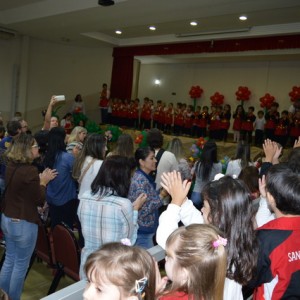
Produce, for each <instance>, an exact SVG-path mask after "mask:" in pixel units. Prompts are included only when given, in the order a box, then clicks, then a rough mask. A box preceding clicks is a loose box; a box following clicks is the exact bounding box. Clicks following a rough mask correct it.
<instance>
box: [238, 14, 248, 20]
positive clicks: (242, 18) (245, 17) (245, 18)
mask: <svg viewBox="0 0 300 300" xmlns="http://www.w3.org/2000/svg"><path fill="white" fill-rule="evenodd" d="M239 19H240V20H241V21H246V20H247V19H248V18H247V16H245V15H242V16H240V17H239Z"/></svg>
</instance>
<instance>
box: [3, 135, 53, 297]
mask: <svg viewBox="0 0 300 300" xmlns="http://www.w3.org/2000/svg"><path fill="white" fill-rule="evenodd" d="M38 155H39V148H38V144H37V143H36V141H35V139H34V138H33V137H32V136H31V135H28V134H25V133H22V134H20V135H19V136H18V137H17V138H15V139H14V141H13V142H12V145H11V146H10V148H9V149H8V150H7V152H6V156H7V158H8V161H9V162H8V165H7V169H6V173H5V183H6V184H5V196H4V200H3V203H2V220H1V229H2V231H3V233H4V235H5V242H6V252H5V260H4V263H3V266H2V269H1V273H0V288H2V289H3V290H4V291H5V292H7V294H8V295H9V297H10V299H11V300H19V299H20V298H21V293H22V290H23V285H24V280H25V275H26V272H27V269H28V266H29V262H30V258H31V255H32V253H33V250H34V248H35V244H36V240H37V233H38V224H39V223H40V219H39V215H38V211H37V206H38V205H40V206H43V204H44V202H45V193H46V186H47V184H48V183H49V182H50V181H51V180H53V179H54V178H55V177H56V175H57V172H56V170H51V169H45V170H44V171H43V173H41V174H40V175H39V174H38V170H37V168H36V167H35V166H33V165H32V162H33V160H34V158H36V157H37V156H38Z"/></svg>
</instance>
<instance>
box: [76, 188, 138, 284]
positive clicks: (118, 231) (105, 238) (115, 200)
mask: <svg viewBox="0 0 300 300" xmlns="http://www.w3.org/2000/svg"><path fill="white" fill-rule="evenodd" d="M77 213H78V217H79V219H80V222H81V227H82V233H83V236H84V242H85V245H84V248H83V249H82V252H81V266H80V277H81V278H83V276H84V274H83V271H82V270H83V266H84V264H85V262H86V259H87V257H88V255H89V254H91V253H92V252H94V251H96V250H98V249H99V247H100V246H102V245H103V244H105V243H109V242H120V241H121V239H123V238H128V239H130V241H131V244H132V245H133V244H134V243H135V240H136V236H137V229H138V225H137V211H136V210H133V206H132V203H131V202H130V201H129V200H128V199H126V198H122V197H118V196H114V195H110V196H105V197H103V198H100V197H99V194H96V195H92V194H91V192H90V191H87V192H85V193H84V194H83V195H82V197H81V198H80V203H79V207H78V211H77Z"/></svg>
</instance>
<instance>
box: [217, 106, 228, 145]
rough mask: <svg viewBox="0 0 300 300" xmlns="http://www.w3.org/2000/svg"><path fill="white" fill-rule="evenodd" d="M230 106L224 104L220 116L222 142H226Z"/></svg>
mask: <svg viewBox="0 0 300 300" xmlns="http://www.w3.org/2000/svg"><path fill="white" fill-rule="evenodd" d="M230 119H231V106H230V105H229V104H225V105H224V108H223V111H222V112H221V114H220V121H221V123H220V137H221V139H222V140H223V141H224V142H227V136H228V129H229V127H230Z"/></svg>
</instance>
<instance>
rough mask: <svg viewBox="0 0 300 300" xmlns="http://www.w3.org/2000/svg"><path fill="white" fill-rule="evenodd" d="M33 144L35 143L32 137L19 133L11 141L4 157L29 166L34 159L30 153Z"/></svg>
mask: <svg viewBox="0 0 300 300" xmlns="http://www.w3.org/2000/svg"><path fill="white" fill-rule="evenodd" d="M34 144H36V141H35V139H34V137H33V136H32V135H30V134H26V133H20V134H19V135H18V136H17V137H15V138H14V139H12V143H11V145H10V147H9V148H8V149H7V151H6V157H7V158H8V160H10V161H13V162H15V163H22V164H31V163H32V162H33V159H34V157H33V155H32V151H31V149H32V146H33V145H34Z"/></svg>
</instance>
